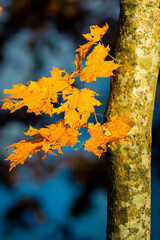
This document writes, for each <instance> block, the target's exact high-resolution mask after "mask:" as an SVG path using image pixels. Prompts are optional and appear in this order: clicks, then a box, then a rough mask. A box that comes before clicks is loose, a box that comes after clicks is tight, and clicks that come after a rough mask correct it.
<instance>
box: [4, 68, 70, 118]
mask: <svg viewBox="0 0 160 240" xmlns="http://www.w3.org/2000/svg"><path fill="white" fill-rule="evenodd" d="M62 73H64V74H65V75H64V76H62ZM73 82H74V79H73V78H72V77H70V75H69V74H68V73H66V72H65V71H64V70H63V71H62V70H59V69H58V68H54V67H53V69H52V71H51V77H49V78H46V77H42V78H40V79H39V80H38V81H37V82H35V81H30V82H29V84H28V86H24V85H23V84H17V85H13V88H12V89H5V90H4V93H5V94H9V95H10V96H9V97H8V98H5V99H4V100H3V101H4V104H3V106H2V109H10V110H11V113H12V112H14V111H16V110H18V109H20V108H22V107H23V106H27V107H28V110H27V112H34V113H35V114H36V115H39V114H41V113H46V114H49V115H50V116H52V115H53V113H52V110H53V109H54V107H53V104H52V103H53V102H57V99H58V93H59V92H62V91H65V93H66V94H67V93H70V92H72V87H71V84H72V83H73Z"/></svg>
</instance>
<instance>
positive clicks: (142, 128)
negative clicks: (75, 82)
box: [105, 0, 160, 240]
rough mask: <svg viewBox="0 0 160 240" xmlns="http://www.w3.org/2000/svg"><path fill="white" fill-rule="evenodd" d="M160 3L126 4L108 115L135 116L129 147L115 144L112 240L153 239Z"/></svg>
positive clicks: (111, 147) (112, 147) (150, 0)
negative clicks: (155, 117) (151, 188)
mask: <svg viewBox="0 0 160 240" xmlns="http://www.w3.org/2000/svg"><path fill="white" fill-rule="evenodd" d="M159 22H160V13H159V0H134V1H131V0H122V1H121V11H120V22H119V30H118V36H117V43H116V51H115V58H116V59H118V61H119V63H120V64H121V65H122V66H121V67H120V68H119V69H118V71H116V75H115V76H114V77H112V78H111V89H110V96H109V102H108V105H107V109H106V113H105V115H106V116H107V117H108V118H110V117H112V116H114V115H119V116H127V117H130V118H131V119H132V120H133V121H134V123H135V126H134V127H133V129H132V130H131V131H130V132H129V134H128V140H129V141H128V142H127V141H122V140H121V141H120V142H119V143H116V142H113V143H111V144H110V145H109V162H108V164H109V168H110V185H109V189H108V212H107V240H111V239H112V240H125V239H130V240H132V239H133V240H143V239H148V240H149V239H150V214H151V210H150V208H151V203H150V202H151V200H150V199H151V190H150V186H151V169H150V167H151V164H150V162H151V161H150V160H151V141H152V134H151V131H152V130H151V129H152V116H153V109H154V101H155V92H156V85H157V79H158V58H159V53H158V51H159V47H160V39H159V34H158V33H159Z"/></svg>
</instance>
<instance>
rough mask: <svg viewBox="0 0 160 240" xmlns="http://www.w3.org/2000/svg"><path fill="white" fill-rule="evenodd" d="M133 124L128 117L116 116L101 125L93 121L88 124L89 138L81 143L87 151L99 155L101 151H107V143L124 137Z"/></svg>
mask: <svg viewBox="0 0 160 240" xmlns="http://www.w3.org/2000/svg"><path fill="white" fill-rule="evenodd" d="M133 125H134V124H133V122H132V121H130V119H129V118H127V117H117V116H115V117H113V118H112V119H111V121H110V122H107V123H104V124H103V125H101V124H100V123H99V122H97V123H96V124H95V125H94V124H93V123H91V124H88V132H89V134H90V135H91V138H89V139H88V140H87V141H85V142H84V144H83V145H84V146H85V149H86V150H87V151H89V152H93V153H94V154H95V155H97V156H98V157H100V156H101V154H102V153H103V152H106V151H107V146H106V144H107V143H109V142H111V141H117V140H119V139H122V138H124V139H125V138H126V137H127V134H128V132H129V131H130V130H131V128H132V127H133Z"/></svg>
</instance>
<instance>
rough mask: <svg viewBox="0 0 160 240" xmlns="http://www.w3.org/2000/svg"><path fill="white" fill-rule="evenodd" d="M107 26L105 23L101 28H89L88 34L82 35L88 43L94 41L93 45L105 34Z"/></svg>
mask: <svg viewBox="0 0 160 240" xmlns="http://www.w3.org/2000/svg"><path fill="white" fill-rule="evenodd" d="M108 28H109V26H108V24H107V23H106V25H105V26H103V27H102V28H101V27H99V26H97V25H92V26H90V32H91V33H87V34H82V35H83V36H84V37H85V38H86V39H87V40H88V41H94V43H96V42H99V41H100V40H101V38H102V37H103V36H104V34H105V33H106V32H107V30H108Z"/></svg>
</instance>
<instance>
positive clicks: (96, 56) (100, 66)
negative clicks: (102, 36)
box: [80, 43, 120, 83]
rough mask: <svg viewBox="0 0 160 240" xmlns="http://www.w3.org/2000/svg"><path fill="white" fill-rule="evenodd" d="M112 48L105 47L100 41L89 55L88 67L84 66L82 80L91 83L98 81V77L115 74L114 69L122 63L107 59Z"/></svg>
mask: <svg viewBox="0 0 160 240" xmlns="http://www.w3.org/2000/svg"><path fill="white" fill-rule="evenodd" d="M109 50H110V48H109V46H107V47H104V46H103V45H102V44H101V43H99V44H98V45H97V46H96V47H95V48H94V49H93V51H92V52H91V53H90V54H89V55H88V57H87V60H86V65H87V66H86V67H85V68H83V70H82V71H81V75H80V80H81V81H82V82H83V81H86V82H88V83H90V82H91V81H96V78H98V77H109V76H112V75H114V74H113V71H114V70H115V69H117V68H118V67H119V66H120V65H118V64H116V63H114V61H113V60H111V61H105V58H106V56H107V55H108V52H109Z"/></svg>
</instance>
